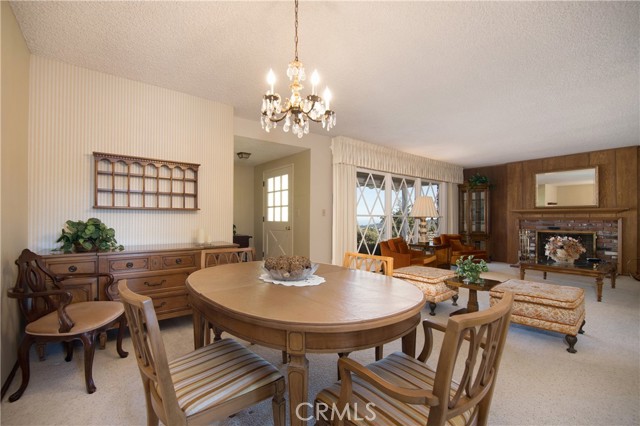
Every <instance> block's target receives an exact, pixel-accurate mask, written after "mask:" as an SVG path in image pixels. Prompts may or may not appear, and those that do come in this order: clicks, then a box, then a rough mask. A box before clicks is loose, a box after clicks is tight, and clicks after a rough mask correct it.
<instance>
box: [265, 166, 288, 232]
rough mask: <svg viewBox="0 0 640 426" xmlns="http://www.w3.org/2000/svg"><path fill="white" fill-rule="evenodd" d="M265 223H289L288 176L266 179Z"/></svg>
mask: <svg viewBox="0 0 640 426" xmlns="http://www.w3.org/2000/svg"><path fill="white" fill-rule="evenodd" d="M267 221H268V222H288V221H289V175H288V174H284V175H281V176H274V177H270V178H268V179H267Z"/></svg>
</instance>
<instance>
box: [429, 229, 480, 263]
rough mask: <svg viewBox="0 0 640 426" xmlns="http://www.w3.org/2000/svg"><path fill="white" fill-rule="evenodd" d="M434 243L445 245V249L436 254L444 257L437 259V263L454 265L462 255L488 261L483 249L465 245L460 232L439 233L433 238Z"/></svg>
mask: <svg viewBox="0 0 640 426" xmlns="http://www.w3.org/2000/svg"><path fill="white" fill-rule="evenodd" d="M433 243H434V244H436V245H442V246H445V247H447V250H438V251H437V252H436V254H437V255H438V256H443V257H446V258H443V259H438V263H446V264H447V265H455V264H456V260H458V259H460V257H462V256H471V255H473V258H474V259H476V260H485V261H489V256H488V254H487V252H486V251H485V250H478V249H476V248H475V247H473V246H468V245H465V244H464V243H463V242H462V235H460V234H441V235H440V236H438V237H435V238H434V239H433Z"/></svg>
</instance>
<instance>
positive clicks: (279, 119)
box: [262, 110, 289, 123]
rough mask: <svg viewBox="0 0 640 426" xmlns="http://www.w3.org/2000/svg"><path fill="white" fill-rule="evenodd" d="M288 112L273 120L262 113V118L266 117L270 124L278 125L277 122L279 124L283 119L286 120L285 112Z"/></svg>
mask: <svg viewBox="0 0 640 426" xmlns="http://www.w3.org/2000/svg"><path fill="white" fill-rule="evenodd" d="M288 111H289V110H286V111H283V114H282V117H280V118H273V117H269V116H268V115H267V114H265V113H262V116H263V117H267V118H268V119H269V121H271V122H272V123H279V122H281V121H282V120H284V119H285V118H287V112H288Z"/></svg>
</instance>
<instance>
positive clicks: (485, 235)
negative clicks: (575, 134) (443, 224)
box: [458, 183, 491, 256]
mask: <svg viewBox="0 0 640 426" xmlns="http://www.w3.org/2000/svg"><path fill="white" fill-rule="evenodd" d="M458 192H459V198H458V202H459V207H458V220H459V222H458V230H459V233H460V234H461V235H462V236H463V239H464V241H465V243H466V244H468V245H471V246H474V247H475V248H476V249H479V250H485V251H486V252H487V254H488V255H489V256H491V234H490V229H489V223H490V217H489V214H490V212H489V195H490V191H489V185H486V184H481V185H473V186H472V185H469V183H464V184H461V185H458Z"/></svg>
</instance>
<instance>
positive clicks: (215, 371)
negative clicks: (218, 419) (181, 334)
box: [169, 339, 282, 416]
mask: <svg viewBox="0 0 640 426" xmlns="http://www.w3.org/2000/svg"><path fill="white" fill-rule="evenodd" d="M169 371H170V373H171V379H172V381H173V386H174V388H175V390H176V396H177V398H178V405H179V406H180V408H181V409H182V411H184V413H185V414H186V415H187V416H193V415H195V414H197V413H199V412H200V411H203V410H205V409H209V408H211V407H215V406H216V405H220V404H223V403H225V402H227V401H229V400H230V399H232V398H236V397H239V396H242V395H244V394H247V393H249V392H251V391H253V390H254V389H256V388H260V387H262V386H265V385H268V384H270V383H273V382H275V381H277V380H278V379H279V378H281V377H282V375H281V374H280V371H278V369H276V368H275V367H274V366H273V365H271V364H270V363H268V362H267V361H265V360H264V359H263V358H262V357H260V356H258V355H256V354H254V353H253V352H251V351H249V350H248V349H247V348H245V347H244V346H242V345H241V344H240V343H238V342H236V341H235V340H232V339H222V340H219V341H217V342H215V343H213V344H211V345H207V346H204V347H202V348H200V349H196V350H195V351H193V352H190V353H188V354H186V355H184V356H181V357H180V358H177V359H175V360H173V361H171V362H170V363H169Z"/></svg>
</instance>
